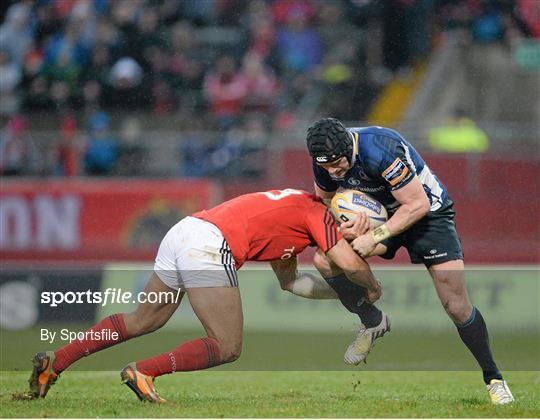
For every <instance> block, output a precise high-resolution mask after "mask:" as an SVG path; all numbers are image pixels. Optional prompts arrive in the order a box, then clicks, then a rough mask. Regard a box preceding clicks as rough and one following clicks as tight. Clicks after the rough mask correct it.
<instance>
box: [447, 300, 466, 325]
mask: <svg viewBox="0 0 540 420" xmlns="http://www.w3.org/2000/svg"><path fill="white" fill-rule="evenodd" d="M443 306H444V309H445V311H446V313H447V314H448V316H449V317H450V318H451V319H452V321H454V322H457V323H458V324H461V323H464V322H466V321H467V320H468V319H469V317H470V316H471V312H472V306H471V304H470V303H469V302H468V300H467V299H466V298H461V297H454V298H453V299H447V300H446V301H445V302H443Z"/></svg>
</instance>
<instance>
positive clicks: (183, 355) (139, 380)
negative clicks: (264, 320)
mask: <svg viewBox="0 0 540 420" xmlns="http://www.w3.org/2000/svg"><path fill="white" fill-rule="evenodd" d="M187 294H188V297H189V301H190V303H191V307H192V308H193V311H194V312H195V314H196V315H197V317H198V318H199V320H200V321H201V323H202V325H203V327H204V329H205V330H206V333H207V336H206V337H203V338H197V339H194V340H189V341H186V342H184V343H182V344H180V345H179V346H178V347H176V348H174V349H172V350H170V351H167V352H165V353H161V354H158V355H156V356H153V357H150V358H148V359H146V360H141V361H138V362H136V363H130V364H129V365H127V366H126V367H125V368H124V369H122V372H121V377H122V381H123V382H124V383H125V384H126V385H128V386H129V387H130V388H131V389H132V390H133V391H134V392H135V394H136V395H137V397H138V398H139V399H140V400H146V401H150V402H155V403H161V402H164V401H165V400H164V399H163V398H161V397H160V396H159V394H158V393H157V391H156V390H155V388H154V378H156V377H158V376H161V375H165V374H169V373H174V372H185V371H193V370H201V369H207V368H210V367H213V366H217V365H220V364H223V363H228V362H232V361H234V360H236V359H238V357H239V356H240V352H241V349H242V326H243V315H242V303H241V300H240V291H239V289H238V287H201V288H188V289H187Z"/></svg>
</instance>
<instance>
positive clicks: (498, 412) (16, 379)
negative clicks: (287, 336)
mask: <svg viewBox="0 0 540 420" xmlns="http://www.w3.org/2000/svg"><path fill="white" fill-rule="evenodd" d="M27 376H28V374H27V373H26V372H25V373H22V372H2V373H1V374H0V379H1V381H0V384H1V386H0V416H1V417H213V418H216V417H217V418H219V417H332V418H339V417H488V418H493V417H507V418H508V417H530V418H534V417H539V416H540V408H539V407H540V405H539V404H538V402H539V396H540V391H539V390H540V373H539V372H508V373H507V374H506V378H507V380H508V382H509V383H510V385H511V387H512V391H513V393H514V396H515V397H516V403H514V404H513V405H511V406H503V407H496V406H492V405H491V404H489V402H488V396H487V393H486V391H485V388H484V385H483V383H482V380H481V378H480V375H479V374H478V373H477V372H394V371H385V372H374V371H371V372H361V371H357V372H328V371H327V372H231V371H205V372H191V373H177V374H174V375H167V376H164V377H161V378H159V379H158V380H157V381H156V385H157V388H158V390H159V392H160V393H161V395H162V396H163V397H165V398H166V399H167V400H168V403H167V404H163V405H159V406H156V405H152V404H148V403H140V402H139V401H138V400H137V399H136V397H135V395H134V394H133V393H132V392H131V391H130V390H129V389H128V388H127V387H125V386H121V385H120V383H119V382H120V378H119V374H118V372H77V371H74V372H66V373H65V374H64V375H63V377H62V378H61V380H60V381H59V382H58V383H57V384H56V385H55V386H54V387H53V388H52V389H51V391H50V393H49V395H48V397H47V398H46V399H43V400H35V401H17V400H13V398H12V394H13V393H15V392H17V391H21V390H23V389H25V384H26V382H25V381H26V379H27Z"/></svg>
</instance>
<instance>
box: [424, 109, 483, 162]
mask: <svg viewBox="0 0 540 420" xmlns="http://www.w3.org/2000/svg"><path fill="white" fill-rule="evenodd" d="M429 143H430V144H431V147H432V148H433V150H436V151H438V152H448V153H469V152H476V153H483V152H485V151H486V150H487V149H488V148H489V142H488V138H487V135H486V133H484V131H483V130H482V129H481V128H479V127H478V126H477V125H476V124H475V122H474V121H473V120H471V119H470V118H468V117H467V114H466V113H465V112H464V111H463V110H460V109H456V110H455V111H454V114H453V116H452V119H451V120H450V121H449V123H448V124H445V125H443V126H441V127H437V128H434V129H432V130H431V131H430V133H429Z"/></svg>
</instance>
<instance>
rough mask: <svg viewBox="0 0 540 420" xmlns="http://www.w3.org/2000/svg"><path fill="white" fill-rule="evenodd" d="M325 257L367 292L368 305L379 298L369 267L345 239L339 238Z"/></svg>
mask: <svg viewBox="0 0 540 420" xmlns="http://www.w3.org/2000/svg"><path fill="white" fill-rule="evenodd" d="M326 256H327V257H328V258H330V260H332V262H333V263H334V264H335V265H337V266H338V267H339V268H340V269H341V270H343V272H344V273H345V275H346V276H347V278H348V279H349V280H350V281H352V282H353V283H356V284H358V285H360V286H363V287H365V288H366V289H367V290H368V299H369V302H370V303H374V302H375V301H377V300H378V299H379V298H380V297H381V285H380V283H379V282H378V281H377V279H376V278H375V276H374V275H373V273H372V272H371V269H370V268H369V265H368V264H367V263H366V261H365V260H364V259H362V258H361V257H360V256H359V255H358V254H357V253H356V252H354V251H353V249H352V248H351V246H350V245H349V243H348V242H347V241H346V240H345V239H343V238H341V239H340V240H339V241H338V242H337V243H336V245H335V246H333V247H332V248H330V249H329V250H328V251H327V252H326Z"/></svg>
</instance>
